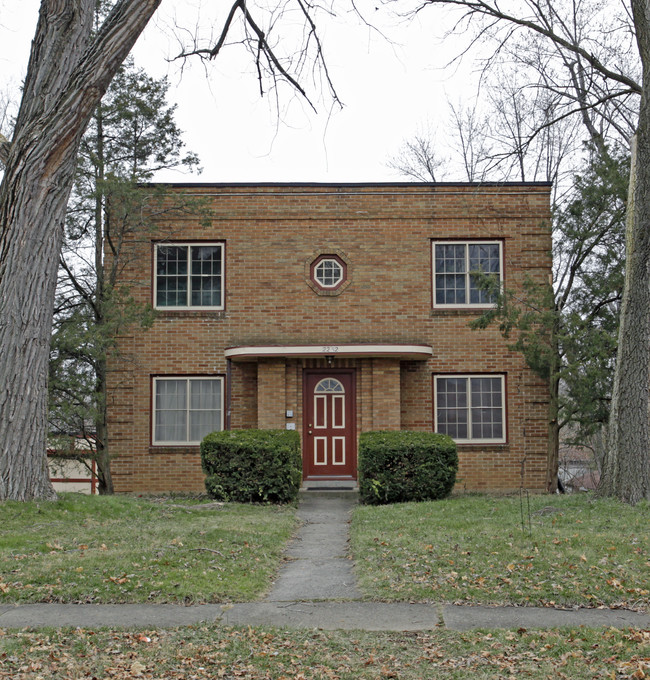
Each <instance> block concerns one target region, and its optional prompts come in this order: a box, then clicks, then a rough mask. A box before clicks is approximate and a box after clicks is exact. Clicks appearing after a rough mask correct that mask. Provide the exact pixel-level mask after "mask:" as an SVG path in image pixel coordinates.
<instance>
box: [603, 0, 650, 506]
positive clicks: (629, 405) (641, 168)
mask: <svg viewBox="0 0 650 680" xmlns="http://www.w3.org/2000/svg"><path fill="white" fill-rule="evenodd" d="M632 10H633V13H634V24H635V27H636V31H637V43H638V45H639V52H640V54H641V61H642V64H643V87H642V95H641V108H640V111H639V125H638V128H637V134H636V144H635V145H634V147H633V162H632V170H631V173H630V201H629V203H628V222H627V233H626V254H627V259H626V265H625V266H626V273H625V288H624V292H623V301H622V306H621V320H620V329H619V341H618V355H617V360H616V373H615V376H614V389H613V394H612V409H611V413H610V422H609V436H610V440H609V446H608V451H607V454H606V456H605V461H604V465H603V471H602V478H601V484H600V487H599V493H601V494H602V495H606V496H615V497H617V498H620V499H621V500H624V501H626V502H628V503H637V502H638V501H640V500H641V499H643V498H648V499H650V427H649V422H648V417H649V413H648V405H649V388H650V8H649V7H648V3H647V1H644V0H632Z"/></svg>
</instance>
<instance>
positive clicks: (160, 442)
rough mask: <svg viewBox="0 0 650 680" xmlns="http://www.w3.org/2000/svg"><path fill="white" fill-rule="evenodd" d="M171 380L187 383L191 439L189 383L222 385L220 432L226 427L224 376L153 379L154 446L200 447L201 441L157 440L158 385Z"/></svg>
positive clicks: (187, 409) (187, 407) (152, 419)
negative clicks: (200, 381)
mask: <svg viewBox="0 0 650 680" xmlns="http://www.w3.org/2000/svg"><path fill="white" fill-rule="evenodd" d="M170 380H175V381H179V380H185V381H186V383H187V392H186V395H187V401H186V404H185V416H186V419H185V431H186V432H187V433H188V437H189V420H190V413H191V409H190V399H189V395H190V385H189V383H190V382H192V381H193V380H210V381H214V382H218V383H219V384H220V393H221V411H220V414H219V430H223V427H224V410H225V409H224V379H223V377H222V376H213V375H192V376H184V375H166V376H157V377H155V378H154V379H153V381H152V386H151V390H152V394H151V442H152V444H153V445H154V446H198V445H199V444H200V443H201V440H199V441H193V440H190V439H189V438H188V439H186V440H182V441H172V440H169V439H163V440H157V439H156V422H157V415H158V411H157V409H156V395H157V384H158V383H159V382H164V381H170Z"/></svg>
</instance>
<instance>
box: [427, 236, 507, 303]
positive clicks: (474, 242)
mask: <svg viewBox="0 0 650 680" xmlns="http://www.w3.org/2000/svg"><path fill="white" fill-rule="evenodd" d="M436 246H464V247H465V272H464V274H465V299H466V300H469V298H470V277H471V271H470V270H469V246H498V247H499V283H500V284H501V285H503V242H502V241H499V240H496V239H469V240H467V241H445V240H438V241H432V242H431V285H432V301H433V306H434V307H438V308H447V309H449V308H455V309H465V308H467V309H490V308H491V307H494V303H492V302H436V276H437V274H438V272H436ZM441 275H444V272H441Z"/></svg>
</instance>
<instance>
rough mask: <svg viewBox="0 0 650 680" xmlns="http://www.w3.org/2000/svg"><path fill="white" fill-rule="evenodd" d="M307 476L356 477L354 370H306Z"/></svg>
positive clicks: (304, 403)
mask: <svg viewBox="0 0 650 680" xmlns="http://www.w3.org/2000/svg"><path fill="white" fill-rule="evenodd" d="M303 387H304V393H303V405H304V411H303V413H304V440H303V441H304V446H303V476H304V477H305V478H313V477H323V478H327V477H345V478H352V479H356V433H355V428H354V422H355V409H356V404H355V392H354V387H355V381H354V371H353V370H352V369H348V370H340V371H329V370H325V369H312V370H306V371H305V380H304V383H303Z"/></svg>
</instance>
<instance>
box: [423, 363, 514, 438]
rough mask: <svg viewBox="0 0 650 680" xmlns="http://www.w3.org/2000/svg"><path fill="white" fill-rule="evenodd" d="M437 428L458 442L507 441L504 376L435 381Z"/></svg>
mask: <svg viewBox="0 0 650 680" xmlns="http://www.w3.org/2000/svg"><path fill="white" fill-rule="evenodd" d="M434 390H435V394H434V398H435V409H436V412H435V421H436V422H435V426H436V427H435V429H436V432H441V433H442V434H447V435H449V436H450V437H451V438H452V439H455V440H456V441H458V442H476V443H480V442H490V443H503V442H505V429H506V428H505V408H504V377H503V376H502V375H497V376H495V375H453V376H436V377H435V378H434Z"/></svg>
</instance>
